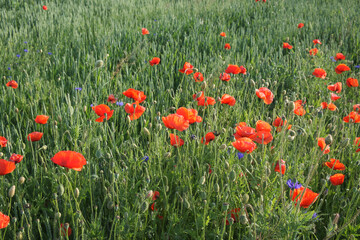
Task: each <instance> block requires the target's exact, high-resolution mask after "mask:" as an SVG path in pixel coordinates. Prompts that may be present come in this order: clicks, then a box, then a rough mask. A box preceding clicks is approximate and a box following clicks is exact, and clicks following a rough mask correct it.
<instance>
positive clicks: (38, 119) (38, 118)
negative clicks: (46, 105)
mask: <svg viewBox="0 0 360 240" xmlns="http://www.w3.org/2000/svg"><path fill="white" fill-rule="evenodd" d="M48 119H49V116H46V115H37V116H36V118H35V122H36V123H38V124H46V123H47V121H48Z"/></svg>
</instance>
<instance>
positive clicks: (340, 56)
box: [334, 53, 345, 61]
mask: <svg viewBox="0 0 360 240" xmlns="http://www.w3.org/2000/svg"><path fill="white" fill-rule="evenodd" d="M334 59H335V60H336V61H339V60H345V56H344V54H342V53H337V54H336V56H335V57H334Z"/></svg>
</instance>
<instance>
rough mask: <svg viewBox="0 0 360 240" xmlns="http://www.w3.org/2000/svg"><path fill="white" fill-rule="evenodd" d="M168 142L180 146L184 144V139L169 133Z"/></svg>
mask: <svg viewBox="0 0 360 240" xmlns="http://www.w3.org/2000/svg"><path fill="white" fill-rule="evenodd" d="M170 144H171V146H174V147H181V146H182V145H184V140H182V139H181V138H180V137H179V136H176V135H175V134H172V133H170Z"/></svg>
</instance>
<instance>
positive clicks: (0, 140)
mask: <svg viewBox="0 0 360 240" xmlns="http://www.w3.org/2000/svg"><path fill="white" fill-rule="evenodd" d="M6 144H7V139H6V138H5V137H2V136H0V146H1V147H6Z"/></svg>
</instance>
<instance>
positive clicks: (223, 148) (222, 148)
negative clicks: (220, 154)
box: [219, 144, 227, 150]
mask: <svg viewBox="0 0 360 240" xmlns="http://www.w3.org/2000/svg"><path fill="white" fill-rule="evenodd" d="M219 148H220V150H225V149H226V148H227V146H226V144H222V145H221V146H220V147H219Z"/></svg>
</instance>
